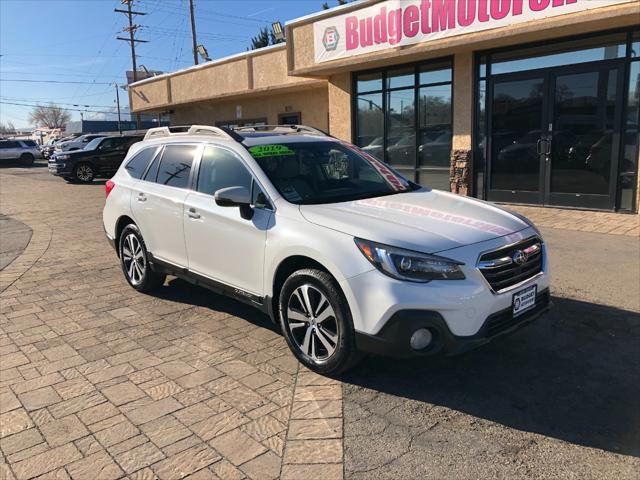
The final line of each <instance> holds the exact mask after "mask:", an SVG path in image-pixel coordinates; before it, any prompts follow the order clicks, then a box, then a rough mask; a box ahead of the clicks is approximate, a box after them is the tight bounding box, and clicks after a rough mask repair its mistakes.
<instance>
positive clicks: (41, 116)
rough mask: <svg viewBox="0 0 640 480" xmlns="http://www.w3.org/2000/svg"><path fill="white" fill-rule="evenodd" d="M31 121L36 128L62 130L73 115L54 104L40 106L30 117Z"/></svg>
mask: <svg viewBox="0 0 640 480" xmlns="http://www.w3.org/2000/svg"><path fill="white" fill-rule="evenodd" d="M29 120H30V121H31V122H32V123H33V124H34V125H35V126H36V127H47V128H62V127H64V126H65V125H66V124H67V123H68V122H69V121H70V120H71V114H70V113H69V112H68V111H67V110H65V109H63V108H61V107H59V106H58V105H56V104H54V103H50V104H49V105H38V106H37V107H35V108H34V109H33V110H32V111H31V114H30V115H29Z"/></svg>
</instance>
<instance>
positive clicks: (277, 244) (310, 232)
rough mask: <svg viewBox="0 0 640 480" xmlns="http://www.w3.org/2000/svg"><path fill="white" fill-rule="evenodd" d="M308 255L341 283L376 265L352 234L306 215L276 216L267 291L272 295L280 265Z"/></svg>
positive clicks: (267, 256) (268, 257)
mask: <svg viewBox="0 0 640 480" xmlns="http://www.w3.org/2000/svg"><path fill="white" fill-rule="evenodd" d="M298 256H302V257H307V258H310V259H311V260H313V261H315V262H317V263H319V264H320V265H322V267H323V268H324V269H326V270H327V271H328V272H329V273H330V274H331V275H332V276H333V277H334V278H335V279H336V281H337V282H338V283H340V282H342V281H344V280H345V279H347V278H351V277H353V276H356V275H360V274H361V273H364V272H367V271H370V270H372V269H374V267H373V265H371V263H369V261H368V260H367V259H366V258H365V257H364V255H362V254H361V253H360V252H359V251H358V247H357V246H356V244H355V242H354V240H353V237H352V236H351V235H348V234H345V233H342V232H338V231H335V230H331V229H328V228H325V227H321V226H318V225H314V224H311V223H309V222H307V221H306V220H304V219H300V220H298V219H295V220H294V219H291V218H287V219H281V218H276V221H275V225H274V227H273V228H271V229H270V230H269V231H268V232H267V243H266V246H265V268H264V270H265V271H264V292H265V294H266V295H267V296H269V297H271V298H273V295H274V291H273V285H274V279H275V275H276V272H277V271H278V268H279V267H280V266H281V265H282V263H283V262H285V261H286V260H287V259H289V258H291V257H298Z"/></svg>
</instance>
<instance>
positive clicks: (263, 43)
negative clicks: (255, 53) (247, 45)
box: [251, 27, 285, 50]
mask: <svg viewBox="0 0 640 480" xmlns="http://www.w3.org/2000/svg"><path fill="white" fill-rule="evenodd" d="M284 41H285V40H284V38H282V39H280V40H278V39H277V38H276V36H275V35H274V34H273V32H272V31H271V30H270V29H269V28H268V27H262V28H261V29H260V32H258V35H256V36H255V37H253V38H252V39H251V50H255V49H257V48H263V47H268V46H269V45H275V44H276V43H282V42H284Z"/></svg>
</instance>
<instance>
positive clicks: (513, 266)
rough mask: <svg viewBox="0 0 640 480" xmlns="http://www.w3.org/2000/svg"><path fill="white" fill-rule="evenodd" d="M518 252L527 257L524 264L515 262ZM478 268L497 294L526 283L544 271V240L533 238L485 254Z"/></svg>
mask: <svg viewBox="0 0 640 480" xmlns="http://www.w3.org/2000/svg"><path fill="white" fill-rule="evenodd" d="M518 252H522V253H524V254H525V256H526V261H525V262H524V263H522V264H518V263H516V261H515V260H514V257H515V256H516V254H517V253H518ZM478 268H479V269H480V272H481V273H482V275H483V276H484V278H485V279H486V280H487V282H489V285H491V288H492V289H493V290H494V291H495V292H499V291H500V290H504V289H505V288H509V287H512V286H513V285H517V284H518V283H521V282H524V281H525V280H527V279H529V278H531V277H533V276H534V275H537V274H538V273H540V272H541V271H542V240H540V239H539V238H538V237H532V238H529V239H527V240H524V241H522V242H520V243H517V244H516V245H510V246H508V247H504V248H500V249H498V250H494V251H492V252H488V253H485V254H484V255H482V256H481V257H480V261H479V263H478Z"/></svg>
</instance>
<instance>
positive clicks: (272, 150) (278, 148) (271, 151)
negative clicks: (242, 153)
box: [249, 145, 296, 158]
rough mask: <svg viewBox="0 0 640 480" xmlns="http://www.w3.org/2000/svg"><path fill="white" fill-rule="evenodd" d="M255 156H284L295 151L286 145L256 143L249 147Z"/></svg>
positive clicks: (293, 153)
mask: <svg viewBox="0 0 640 480" xmlns="http://www.w3.org/2000/svg"><path fill="white" fill-rule="evenodd" d="M249 152H250V153H251V155H253V156H254V157H255V158H263V157H286V156H289V155H295V154H296V153H295V152H294V151H293V150H291V149H290V148H289V147H287V146H286V145H256V146H255V147H251V148H250V149H249Z"/></svg>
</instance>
